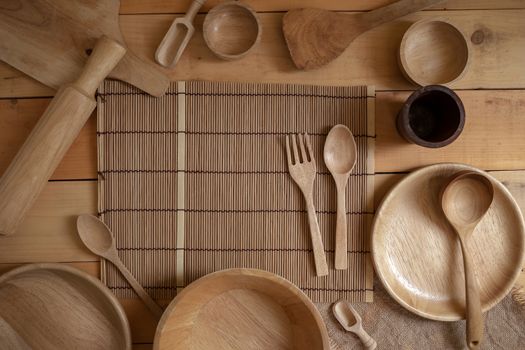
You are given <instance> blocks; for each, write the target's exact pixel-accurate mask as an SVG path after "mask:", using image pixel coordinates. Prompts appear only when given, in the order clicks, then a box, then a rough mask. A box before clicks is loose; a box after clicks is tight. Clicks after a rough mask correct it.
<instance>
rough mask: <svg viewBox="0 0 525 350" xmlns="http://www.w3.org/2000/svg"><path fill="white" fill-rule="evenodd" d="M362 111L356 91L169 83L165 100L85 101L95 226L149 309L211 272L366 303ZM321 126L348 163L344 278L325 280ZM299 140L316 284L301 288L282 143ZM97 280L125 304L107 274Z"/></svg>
mask: <svg viewBox="0 0 525 350" xmlns="http://www.w3.org/2000/svg"><path fill="white" fill-rule="evenodd" d="M374 100H375V91H374V89H373V88H370V87H364V86H360V87H328V86H304V85H272V84H241V83H218V82H174V83H173V84H172V85H171V87H170V89H169V91H168V93H167V94H166V96H164V97H162V98H158V99H155V98H152V97H150V96H148V95H145V94H144V93H141V92H140V91H139V90H137V89H135V88H133V87H131V86H129V85H126V84H123V83H120V82H117V81H106V82H105V83H104V84H103V86H102V87H101V89H100V90H99V95H98V169H99V215H100V216H101V217H102V219H103V220H104V221H105V222H106V223H107V224H108V225H109V227H110V228H111V229H112V230H113V232H114V234H115V236H116V241H117V249H118V252H119V255H120V257H121V258H122V260H123V262H124V264H125V265H126V266H127V267H128V268H129V269H130V270H131V272H132V273H133V274H134V275H135V276H136V277H137V279H138V280H139V282H140V283H141V284H142V285H143V286H144V287H145V288H146V290H147V291H148V292H149V293H150V294H151V295H152V296H153V297H154V298H157V299H171V298H172V297H174V296H175V295H176V292H177V290H178V289H180V288H183V287H184V286H186V285H187V284H189V283H191V282H192V281H194V280H195V279H197V278H199V277H201V276H203V275H205V274H208V273H210V272H213V271H217V270H221V269H225V268H230V267H252V268H260V269H264V270H268V271H271V272H274V273H277V274H279V275H281V276H283V277H285V278H287V279H289V280H290V281H292V282H293V283H295V284H296V285H298V286H299V287H300V288H301V289H302V290H303V291H304V292H305V293H306V294H307V295H309V296H310V297H311V298H312V299H313V301H316V302H332V301H334V300H336V299H338V298H346V299H348V300H350V301H371V300H372V290H373V276H372V275H373V272H372V266H371V261H370V256H369V255H370V254H369V226H370V222H371V217H372V213H373V188H374V186H373V180H374V177H373V174H374V141H375V139H374V137H375V126H374ZM335 124H345V125H347V126H348V127H349V128H350V130H352V132H353V134H354V136H355V139H356V143H357V147H358V161H357V164H356V166H355V168H354V171H353V173H352V176H351V177H350V181H349V184H348V188H347V203H348V204H347V211H348V214H347V218H348V234H349V239H348V259H349V269H348V270H346V271H336V270H334V269H333V259H334V236H335V221H336V215H335V211H336V192H335V185H334V182H333V179H332V177H331V175H330V173H329V172H328V170H327V168H326V166H325V164H324V162H323V157H322V148H323V145H324V140H325V138H326V135H327V134H328V131H329V130H330V128H331V127H332V126H333V125H335ZM299 132H308V133H309V134H310V136H311V140H312V144H313V148H314V152H315V155H316V161H317V170H318V176H317V177H316V182H315V190H314V191H315V192H314V201H315V206H316V209H317V216H318V220H319V226H320V229H321V234H322V236H323V242H324V245H325V250H326V251H327V259H328V265H329V268H330V273H329V276H327V277H323V278H318V277H316V276H315V269H314V265H313V254H312V249H311V243H310V234H309V231H308V221H307V215H306V211H305V204H304V202H303V198H302V195H301V194H300V191H299V189H298V187H297V186H296V184H295V183H294V182H293V180H292V179H291V177H290V176H289V174H288V169H287V162H286V154H285V151H284V142H285V135H286V134H290V133H299ZM101 275H102V280H103V281H104V282H105V283H106V285H107V286H108V287H109V288H110V289H111V290H112V291H113V292H115V293H116V294H117V296H119V297H123V298H126V297H134V294H133V291H132V290H131V288H130V287H129V286H128V285H127V284H126V282H124V280H123V279H122V278H121V276H120V275H119V274H118V272H117V271H116V270H115V269H114V268H113V266H110V264H105V263H104V262H103V263H102V274H101Z"/></svg>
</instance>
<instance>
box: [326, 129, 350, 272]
mask: <svg viewBox="0 0 525 350" xmlns="http://www.w3.org/2000/svg"><path fill="white" fill-rule="evenodd" d="M323 156H324V162H325V164H326V167H327V168H328V170H330V173H331V174H332V177H333V178H334V181H335V186H336V188H337V221H336V225H335V268H336V269H337V270H346V268H347V267H348V258H347V250H348V249H347V246H348V243H347V242H348V233H347V229H346V227H347V226H346V199H345V198H346V196H345V194H346V184H347V182H348V178H349V177H350V173H351V172H352V169H353V168H354V166H355V163H356V160H357V146H356V145H355V140H354V136H353V135H352V132H351V131H350V129H348V128H347V127H346V126H344V125H341V124H338V125H335V126H334V127H333V128H332V129H331V130H330V132H329V133H328V136H327V137H326V142H325V144H324V151H323Z"/></svg>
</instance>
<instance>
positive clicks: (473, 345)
mask: <svg viewBox="0 0 525 350" xmlns="http://www.w3.org/2000/svg"><path fill="white" fill-rule="evenodd" d="M493 198H494V188H493V186H492V182H491V181H490V180H489V179H488V178H486V177H485V176H483V175H482V174H479V173H476V172H472V171H465V172H460V173H459V174H456V176H454V177H453V178H452V180H451V181H450V182H449V183H448V184H447V185H446V186H445V188H444V190H443V194H442V197H441V206H442V208H443V212H444V213H445V216H446V217H447V219H448V221H449V222H450V224H451V225H452V227H453V228H454V230H455V231H456V233H457V236H458V238H459V242H460V245H461V251H462V254H463V264H464V270H465V292H466V306H467V310H466V311H467V312H466V316H467V317H466V319H467V345H468V347H469V348H470V349H477V348H478V347H479V346H480V343H481V340H482V338H483V317H482V314H481V299H480V296H479V284H478V280H477V278H476V274H475V266H474V265H473V262H472V258H471V256H470V252H469V250H468V249H467V244H468V241H469V239H470V236H471V235H472V232H474V229H475V228H476V225H477V224H478V223H479V222H480V220H481V219H482V218H483V216H484V215H485V213H486V212H487V210H488V209H489V207H490V205H491V204H492V200H493Z"/></svg>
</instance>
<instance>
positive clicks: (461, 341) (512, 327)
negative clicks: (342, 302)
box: [316, 279, 525, 350]
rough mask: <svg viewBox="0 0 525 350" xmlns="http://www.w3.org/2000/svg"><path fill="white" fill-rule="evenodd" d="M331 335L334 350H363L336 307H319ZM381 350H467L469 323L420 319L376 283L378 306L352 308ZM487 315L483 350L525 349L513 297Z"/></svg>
mask: <svg viewBox="0 0 525 350" xmlns="http://www.w3.org/2000/svg"><path fill="white" fill-rule="evenodd" d="M316 305H317V308H318V309H319V311H320V312H321V315H322V316H323V319H324V321H325V323H326V326H327V328H328V333H329V335H330V344H331V348H332V349H334V350H339V349H341V350H342V349H363V347H362V345H361V342H360V341H359V339H358V338H357V337H356V336H355V335H354V334H353V333H348V332H346V331H345V330H343V328H342V327H341V326H340V325H339V323H338V322H337V320H336V319H335V318H334V316H333V314H332V305H331V304H328V303H319V304H316ZM352 305H353V306H354V308H355V309H356V311H357V312H359V314H360V315H361V317H362V319H363V328H364V329H365V330H366V331H367V332H368V333H369V334H370V335H371V336H372V338H374V339H375V340H376V342H377V349H464V348H465V322H464V321H459V322H438V321H432V320H428V319H425V318H423V317H420V316H417V315H415V314H413V313H411V312H409V311H407V310H405V309H404V308H403V307H402V306H401V305H399V304H397V303H396V301H395V300H394V299H392V298H391V297H390V296H389V295H388V293H387V292H386V291H385V289H384V288H383V286H382V285H381V283H380V282H379V281H378V280H377V279H376V280H375V282H374V302H373V303H369V304H366V303H357V304H352ZM485 315H486V320H485V337H484V339H483V343H482V346H481V349H525V311H524V308H523V306H521V305H520V304H518V303H517V302H516V301H515V300H514V299H513V298H512V297H511V295H508V296H507V297H505V298H504V299H503V301H502V302H501V303H499V304H498V305H496V306H495V307H494V308H493V309H491V310H490V311H489V312H488V313H486V314H485Z"/></svg>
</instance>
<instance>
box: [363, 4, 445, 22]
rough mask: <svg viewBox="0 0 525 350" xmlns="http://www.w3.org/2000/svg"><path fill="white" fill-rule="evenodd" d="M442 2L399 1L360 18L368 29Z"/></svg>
mask: <svg viewBox="0 0 525 350" xmlns="http://www.w3.org/2000/svg"><path fill="white" fill-rule="evenodd" d="M442 1H444V0H401V1H397V2H394V3H392V4H390V5H387V6H384V7H380V8H378V9H376V10H373V11H370V12H366V13H363V14H362V15H361V16H362V18H363V22H364V23H366V24H367V25H368V28H373V27H376V26H378V25H380V24H383V23H386V22H390V21H393V20H394V19H397V18H400V17H403V16H406V15H408V14H411V13H413V12H416V11H419V10H423V9H425V8H427V7H430V6H432V5H435V4H437V3H440V2H442Z"/></svg>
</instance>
